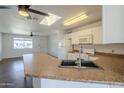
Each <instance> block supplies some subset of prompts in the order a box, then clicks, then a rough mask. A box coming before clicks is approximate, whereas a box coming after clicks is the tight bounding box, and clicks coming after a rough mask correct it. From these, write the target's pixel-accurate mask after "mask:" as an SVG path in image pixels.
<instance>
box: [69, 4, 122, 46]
mask: <svg viewBox="0 0 124 93" xmlns="http://www.w3.org/2000/svg"><path fill="white" fill-rule="evenodd" d="M123 11H124V6H103V8H102V22H101V23H100V24H98V25H95V26H93V25H92V26H89V27H88V28H87V29H86V28H85V29H82V30H77V31H75V32H72V33H71V35H69V36H70V38H71V39H72V44H79V37H81V36H82V37H83V36H86V35H92V37H93V38H92V40H93V44H107V43H124V12H123ZM94 24H95V23H94Z"/></svg>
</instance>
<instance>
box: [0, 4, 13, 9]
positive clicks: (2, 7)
mask: <svg viewBox="0 0 124 93" xmlns="http://www.w3.org/2000/svg"><path fill="white" fill-rule="evenodd" d="M0 9H11V7H8V6H3V5H1V6H0Z"/></svg>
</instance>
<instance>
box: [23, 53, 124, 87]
mask: <svg viewBox="0 0 124 93" xmlns="http://www.w3.org/2000/svg"><path fill="white" fill-rule="evenodd" d="M95 56H96V57H99V59H98V60H96V61H94V63H95V64H97V65H98V66H100V67H102V68H103V70H101V69H73V68H59V65H60V62H61V60H59V59H57V58H55V57H53V56H50V55H48V54H44V53H41V54H25V55H23V60H24V72H25V76H30V77H32V78H33V87H124V57H119V56H113V55H100V54H98V55H95Z"/></svg>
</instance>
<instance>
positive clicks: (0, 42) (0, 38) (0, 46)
mask: <svg viewBox="0 0 124 93" xmlns="http://www.w3.org/2000/svg"><path fill="white" fill-rule="evenodd" d="M1 60H2V34H1V33H0V61H1Z"/></svg>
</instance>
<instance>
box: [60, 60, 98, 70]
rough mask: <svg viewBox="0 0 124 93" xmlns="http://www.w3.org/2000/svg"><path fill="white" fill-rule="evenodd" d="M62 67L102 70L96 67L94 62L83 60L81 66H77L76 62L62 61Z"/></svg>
mask: <svg viewBox="0 0 124 93" xmlns="http://www.w3.org/2000/svg"><path fill="white" fill-rule="evenodd" d="M60 67H64V68H96V69H98V68H100V67H99V66H98V65H96V64H95V63H94V62H93V61H85V60H83V59H81V63H80V66H79V64H77V61H76V60H62V62H61V64H60Z"/></svg>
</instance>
